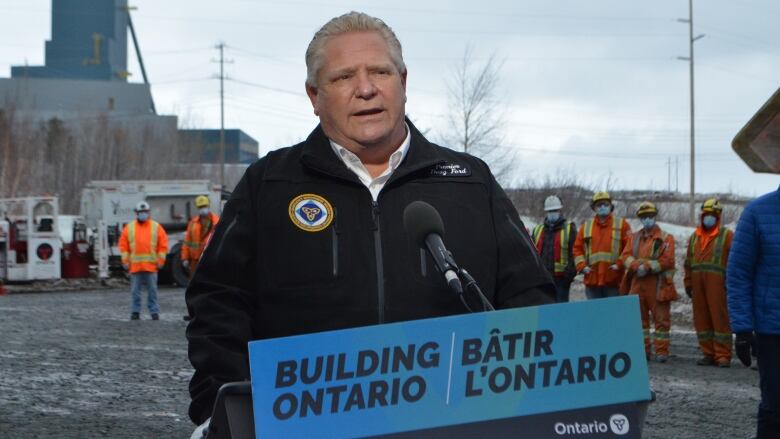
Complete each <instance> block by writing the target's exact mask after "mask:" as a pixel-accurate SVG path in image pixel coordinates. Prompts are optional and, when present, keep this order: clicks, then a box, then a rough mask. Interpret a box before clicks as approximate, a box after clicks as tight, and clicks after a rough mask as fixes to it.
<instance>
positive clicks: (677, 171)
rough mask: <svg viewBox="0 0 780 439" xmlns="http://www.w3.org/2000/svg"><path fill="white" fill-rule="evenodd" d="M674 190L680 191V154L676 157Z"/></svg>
mask: <svg viewBox="0 0 780 439" xmlns="http://www.w3.org/2000/svg"><path fill="white" fill-rule="evenodd" d="M674 191H675V192H677V193H680V156H675V157H674Z"/></svg>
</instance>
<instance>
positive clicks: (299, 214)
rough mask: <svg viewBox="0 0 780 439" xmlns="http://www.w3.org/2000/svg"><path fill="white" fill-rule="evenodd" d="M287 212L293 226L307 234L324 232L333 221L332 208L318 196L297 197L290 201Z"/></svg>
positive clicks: (305, 195) (304, 195)
mask: <svg viewBox="0 0 780 439" xmlns="http://www.w3.org/2000/svg"><path fill="white" fill-rule="evenodd" d="M288 211H289V214H290V220H291V221H292V222H293V224H295V225H296V226H297V227H298V228H299V229H301V230H305V231H307V232H319V231H320V230H324V229H325V228H327V227H328V226H329V225H330V223H331V221H333V206H331V205H330V203H329V202H328V200H326V199H325V198H322V197H321V196H319V195H314V194H303V195H298V196H297V197H295V198H293V199H292V201H290V206H289V208H288Z"/></svg>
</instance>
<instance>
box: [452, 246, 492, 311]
mask: <svg viewBox="0 0 780 439" xmlns="http://www.w3.org/2000/svg"><path fill="white" fill-rule="evenodd" d="M445 260H446V262H447V263H448V264H449V265H450V266H451V268H452V269H453V270H454V271H455V272H456V273H457V276H458V278H459V279H460V281H461V283H462V284H463V289H462V290H460V291H459V290H458V289H456V288H453V290H454V291H455V293H456V294H457V295H458V298H459V299H460V302H461V303H462V304H463V306H465V307H466V309H467V310H468V311H469V312H471V313H473V312H476V311H474V310H473V309H471V307H470V306H469V304H468V303H467V302H466V297H465V293H467V292H468V291H469V289H471V290H472V291H473V292H474V294H476V295H477V297H479V300H480V302H482V311H495V310H496V309H495V308H494V307H493V304H492V303H490V301H489V300H488V299H487V297H485V295H484V294H483V293H482V290H481V289H480V288H479V285H477V281H476V280H475V279H474V277H473V276H471V274H469V272H468V271H466V269H465V268H461V267H459V266H458V264H456V263H455V259H454V258H453V257H452V253H450V252H449V251H447V252H446V255H445Z"/></svg>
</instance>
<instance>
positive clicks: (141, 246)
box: [119, 219, 168, 273]
mask: <svg viewBox="0 0 780 439" xmlns="http://www.w3.org/2000/svg"><path fill="white" fill-rule="evenodd" d="M119 251H120V252H121V254H122V263H123V264H126V265H129V266H130V273H138V272H141V271H146V272H150V273H156V272H157V270H158V266H159V267H162V266H163V265H165V257H166V256H167V255H168V235H167V234H166V233H165V229H163V227H162V226H161V225H160V224H159V223H158V222H156V221H152V220H151V219H149V220H146V221H144V222H140V221H138V220H133V221H131V222H129V223H127V224H125V228H124V229H122V236H121V237H120V238H119Z"/></svg>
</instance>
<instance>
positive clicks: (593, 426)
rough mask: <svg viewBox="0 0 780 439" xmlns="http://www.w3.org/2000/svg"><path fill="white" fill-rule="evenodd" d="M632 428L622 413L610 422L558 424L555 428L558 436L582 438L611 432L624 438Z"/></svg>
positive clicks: (615, 415)
mask: <svg viewBox="0 0 780 439" xmlns="http://www.w3.org/2000/svg"><path fill="white" fill-rule="evenodd" d="M630 427H631V426H630V423H629V422H628V418H627V417H626V416H625V415H623V414H621V413H616V414H614V415H612V416H610V417H609V421H608V422H603V421H599V420H595V419H594V420H593V421H590V422H556V423H555V425H554V427H553V428H554V429H555V434H557V435H558V436H576V437H582V436H583V435H595V436H600V435H603V434H606V433H610V432H611V433H612V434H615V435H618V436H623V435H624V434H628V432H629V430H630V429H631V428H630Z"/></svg>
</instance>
